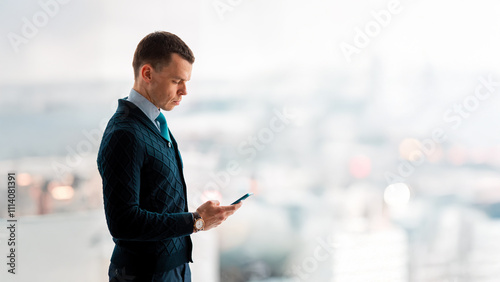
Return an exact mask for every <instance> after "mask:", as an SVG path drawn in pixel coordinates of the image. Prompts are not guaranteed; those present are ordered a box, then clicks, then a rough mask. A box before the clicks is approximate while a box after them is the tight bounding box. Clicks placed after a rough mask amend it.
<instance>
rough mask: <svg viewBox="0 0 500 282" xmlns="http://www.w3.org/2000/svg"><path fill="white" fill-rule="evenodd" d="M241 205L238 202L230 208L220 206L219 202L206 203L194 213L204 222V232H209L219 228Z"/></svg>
mask: <svg viewBox="0 0 500 282" xmlns="http://www.w3.org/2000/svg"><path fill="white" fill-rule="evenodd" d="M242 205H243V203H242V202H240V203H238V204H235V205H231V206H221V205H220V203H219V201H207V202H205V203H204V204H203V205H201V206H200V207H198V209H196V211H197V212H198V213H199V214H200V216H201V218H203V221H204V222H205V228H204V230H210V229H212V228H215V227H217V226H219V225H220V224H221V223H222V222H223V221H224V220H226V219H227V218H228V217H229V216H230V215H232V214H233V213H234V212H235V211H237V210H238V209H239V208H240V207H241V206H242Z"/></svg>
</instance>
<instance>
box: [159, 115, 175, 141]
mask: <svg viewBox="0 0 500 282" xmlns="http://www.w3.org/2000/svg"><path fill="white" fill-rule="evenodd" d="M156 121H158V122H159V123H160V132H161V136H163V138H165V139H167V141H168V142H172V140H170V134H168V127H167V120H166V119H165V116H164V115H163V114H162V113H160V114H159V115H158V117H157V118H156Z"/></svg>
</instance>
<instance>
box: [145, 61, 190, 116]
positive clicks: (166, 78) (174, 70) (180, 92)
mask: <svg viewBox="0 0 500 282" xmlns="http://www.w3.org/2000/svg"><path fill="white" fill-rule="evenodd" d="M191 69H192V65H191V63H189V62H188V61H186V60H184V59H183V58H182V57H181V56H179V55H178V54H176V53H173V54H172V60H171V61H170V64H168V66H164V67H163V68H161V69H160V70H159V71H158V72H157V71H155V70H154V69H151V82H150V84H149V87H148V88H149V89H148V90H149V91H148V92H149V96H150V97H151V99H152V100H153V103H154V104H155V106H157V107H159V108H161V109H162V110H165V111H170V110H172V109H173V108H174V107H175V106H178V105H179V103H180V102H181V100H182V96H184V95H186V94H187V89H186V82H188V81H189V80H190V79H191Z"/></svg>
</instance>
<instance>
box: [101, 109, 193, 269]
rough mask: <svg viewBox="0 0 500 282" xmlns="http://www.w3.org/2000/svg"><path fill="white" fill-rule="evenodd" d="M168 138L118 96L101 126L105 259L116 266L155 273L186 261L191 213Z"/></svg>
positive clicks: (178, 161)
mask: <svg viewBox="0 0 500 282" xmlns="http://www.w3.org/2000/svg"><path fill="white" fill-rule="evenodd" d="M170 137H171V140H172V141H173V144H172V143H169V142H168V141H167V140H166V139H164V138H163V137H162V136H161V135H160V132H159V130H158V129H157V127H156V126H155V125H154V124H153V122H152V121H151V120H150V119H149V118H148V117H147V116H146V115H145V114H144V113H143V112H142V111H141V110H140V109H139V108H137V107H136V106H135V105H134V104H133V103H131V102H129V101H126V100H124V99H120V100H119V101H118V109H117V111H116V113H115V114H114V115H113V117H111V119H110V121H109V123H108V125H107V127H106V130H105V131H104V136H103V138H102V141H101V146H100V148H99V153H98V157H97V165H98V169H99V173H100V174H101V177H102V182H103V192H104V193H103V194H104V210H105V213H106V221H107V224H108V228H109V231H110V233H111V235H112V236H113V240H114V242H115V249H114V251H113V255H112V257H111V262H112V263H114V264H115V265H116V266H118V267H119V268H122V267H125V270H131V271H140V272H146V273H158V272H165V271H168V270H170V269H173V268H175V267H177V266H179V265H181V264H183V263H186V262H192V258H191V252H192V243H191V238H190V237H189V235H190V234H191V233H192V232H193V217H192V215H191V214H190V213H188V207H187V196H186V183H185V181H184V176H183V172H182V160H181V157H180V154H179V151H178V148H177V143H176V141H175V139H174V138H173V136H172V135H170ZM129 272H130V271H129Z"/></svg>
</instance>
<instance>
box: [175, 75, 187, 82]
mask: <svg viewBox="0 0 500 282" xmlns="http://www.w3.org/2000/svg"><path fill="white" fill-rule="evenodd" d="M172 78H173V79H178V80H184V81H185V79H184V78H182V77H179V76H173V77H172Z"/></svg>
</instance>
